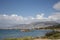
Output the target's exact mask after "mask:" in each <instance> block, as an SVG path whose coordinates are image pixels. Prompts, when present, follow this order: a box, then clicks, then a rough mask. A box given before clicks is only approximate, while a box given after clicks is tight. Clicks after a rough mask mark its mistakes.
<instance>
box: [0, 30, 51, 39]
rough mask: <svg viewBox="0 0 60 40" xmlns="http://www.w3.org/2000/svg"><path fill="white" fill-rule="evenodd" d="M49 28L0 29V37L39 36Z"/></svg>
mask: <svg viewBox="0 0 60 40" xmlns="http://www.w3.org/2000/svg"><path fill="white" fill-rule="evenodd" d="M50 31H51V30H33V31H30V32H22V31H21V30H2V29H0V39H3V38H18V37H27V36H32V37H41V36H44V35H45V34H46V32H50Z"/></svg>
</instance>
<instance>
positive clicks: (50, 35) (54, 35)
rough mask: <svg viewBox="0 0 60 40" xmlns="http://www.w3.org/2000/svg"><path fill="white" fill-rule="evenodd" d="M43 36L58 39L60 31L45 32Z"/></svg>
mask: <svg viewBox="0 0 60 40" xmlns="http://www.w3.org/2000/svg"><path fill="white" fill-rule="evenodd" d="M43 38H48V39H60V32H58V31H52V32H49V33H46V35H45V36H44V37H43Z"/></svg>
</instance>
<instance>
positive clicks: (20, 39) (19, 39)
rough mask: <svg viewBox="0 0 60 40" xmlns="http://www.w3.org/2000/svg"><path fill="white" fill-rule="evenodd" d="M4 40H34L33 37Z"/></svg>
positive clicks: (7, 39) (6, 39)
mask: <svg viewBox="0 0 60 40" xmlns="http://www.w3.org/2000/svg"><path fill="white" fill-rule="evenodd" d="M4 40H33V38H32V37H23V38H5V39H4Z"/></svg>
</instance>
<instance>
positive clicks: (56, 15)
mask: <svg viewBox="0 0 60 40" xmlns="http://www.w3.org/2000/svg"><path fill="white" fill-rule="evenodd" d="M48 19H50V20H53V21H57V20H60V12H55V13H53V15H51V16H49V17H48Z"/></svg>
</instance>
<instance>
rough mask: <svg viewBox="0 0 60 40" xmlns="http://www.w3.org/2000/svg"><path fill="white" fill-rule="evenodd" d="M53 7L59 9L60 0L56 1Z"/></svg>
mask: <svg viewBox="0 0 60 40" xmlns="http://www.w3.org/2000/svg"><path fill="white" fill-rule="evenodd" d="M53 8H54V9H56V10H60V2H57V3H56V4H55V5H54V6H53Z"/></svg>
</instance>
